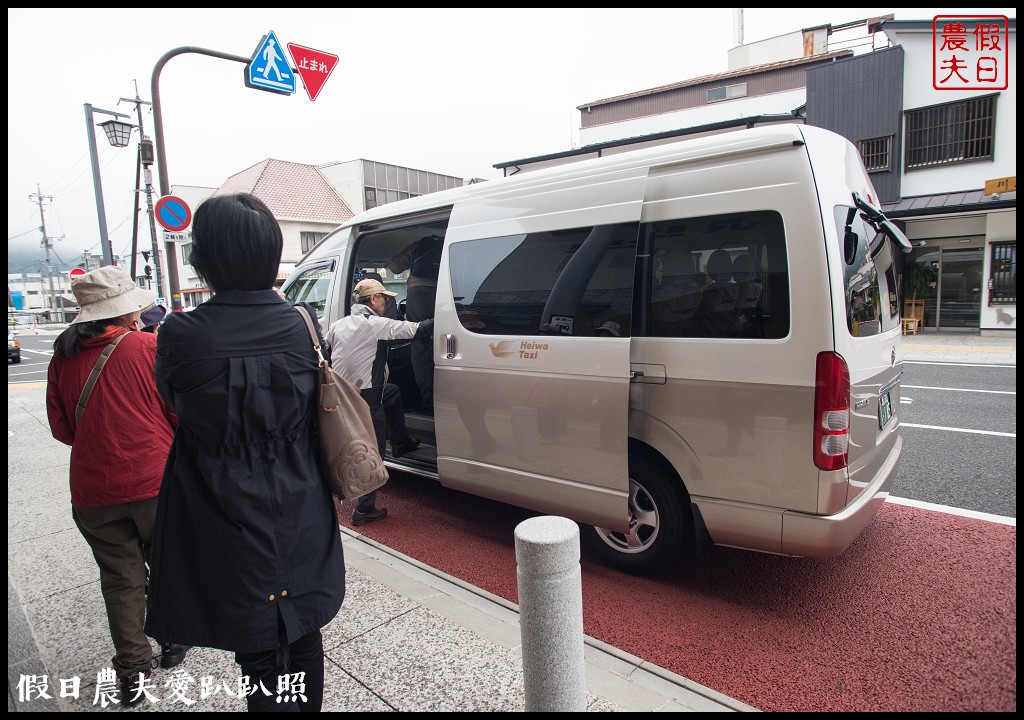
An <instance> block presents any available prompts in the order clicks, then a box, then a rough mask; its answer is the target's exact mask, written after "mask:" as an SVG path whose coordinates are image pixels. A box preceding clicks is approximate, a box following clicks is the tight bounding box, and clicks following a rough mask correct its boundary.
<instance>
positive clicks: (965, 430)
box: [900, 423, 1017, 438]
mask: <svg viewBox="0 0 1024 720" xmlns="http://www.w3.org/2000/svg"><path fill="white" fill-rule="evenodd" d="M900 427H907V428H924V429H925V430H948V431H949V432H962V433H974V434H976V435H998V436H999V437H1012V438H1015V437H1017V433H1005V432H995V431H994V430H970V429H968V428H954V427H943V426H942V425H918V424H916V423H900Z"/></svg>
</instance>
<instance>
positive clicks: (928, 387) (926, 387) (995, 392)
mask: <svg viewBox="0 0 1024 720" xmlns="http://www.w3.org/2000/svg"><path fill="white" fill-rule="evenodd" d="M900 387H902V388H913V389H914V390H950V391H952V392H976V393H992V394H993V395H1016V394H1017V391H1016V390H972V389H971V388H949V387H933V386H931V385H901V386H900Z"/></svg>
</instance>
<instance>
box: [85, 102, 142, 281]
mask: <svg viewBox="0 0 1024 720" xmlns="http://www.w3.org/2000/svg"><path fill="white" fill-rule="evenodd" d="M94 112H96V113H103V114H104V115H113V116H114V117H115V118H126V117H129V116H128V115H125V114H124V113H119V112H113V111H112V110H101V109H100V108H94V107H93V106H92V105H90V104H89V103H86V104H85V129H86V132H87V134H88V136H89V155H90V156H91V158H92V184H93V188H94V190H95V191H96V216H97V217H98V218H99V223H100V249H101V251H102V255H103V264H104V265H113V264H114V253H113V249H112V248H111V247H110V239H109V238H108V237H107V213H106V211H105V210H104V209H103V185H102V184H101V183H100V163H99V158H98V157H97V156H96V131H95V129H94V128H93V113H94ZM99 125H100V127H101V128H103V132H104V133H105V134H106V136H107V140H109V141H110V144H111V145H113V146H114V147H127V146H128V142H129V140H130V138H131V135H132V129H133V128H134V127H135V126H134V125H132V124H130V123H126V122H122V121H120V120H107V121H105V122H102V123H100V124H99Z"/></svg>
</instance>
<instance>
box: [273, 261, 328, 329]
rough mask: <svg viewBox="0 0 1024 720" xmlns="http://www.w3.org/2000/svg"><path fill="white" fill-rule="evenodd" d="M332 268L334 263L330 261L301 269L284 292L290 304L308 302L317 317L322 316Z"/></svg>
mask: <svg viewBox="0 0 1024 720" xmlns="http://www.w3.org/2000/svg"><path fill="white" fill-rule="evenodd" d="M333 269H334V264H333V263H331V264H329V265H318V266H316V267H311V268H309V269H308V270H303V271H302V273H301V274H300V275H299V276H298V277H297V278H296V279H295V280H293V281H292V282H291V284H290V285H289V286H288V290H287V291H286V292H285V297H286V298H287V299H288V302H290V303H291V304H292V305H294V304H295V303H300V302H304V303H309V304H310V305H312V306H313V307H315V308H316V315H317V317H318V318H322V317H323V316H324V309H325V308H326V306H327V290H328V289H329V288H330V286H331V275H333Z"/></svg>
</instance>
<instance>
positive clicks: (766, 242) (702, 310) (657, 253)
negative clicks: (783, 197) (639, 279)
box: [641, 211, 790, 339]
mask: <svg viewBox="0 0 1024 720" xmlns="http://www.w3.org/2000/svg"><path fill="white" fill-rule="evenodd" d="M641 236H642V240H641V242H642V243H643V245H646V247H647V248H648V249H649V252H647V253H644V252H642V253H641V255H642V256H648V257H649V258H650V260H649V262H648V263H647V265H648V267H647V268H646V270H645V271H644V277H645V281H646V283H647V284H648V288H649V293H648V297H649V298H650V301H649V306H648V312H647V317H648V318H649V320H648V331H647V334H648V335H650V336H651V337H679V338H689V337H714V338H754V339H767V338H781V337H785V336H786V335H788V334H789V323H790V319H789V315H790V313H789V306H790V302H789V263H788V260H787V257H786V238H785V231H784V229H783V224H782V217H781V216H780V215H779V214H778V213H777V212H769V211H759V212H743V213H730V214H727V215H707V216H704V217H695V218H685V219H679V220H666V221H662V222H657V223H650V224H648V225H645V226H644V227H643V228H642V229H641Z"/></svg>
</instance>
